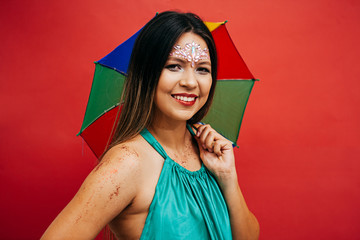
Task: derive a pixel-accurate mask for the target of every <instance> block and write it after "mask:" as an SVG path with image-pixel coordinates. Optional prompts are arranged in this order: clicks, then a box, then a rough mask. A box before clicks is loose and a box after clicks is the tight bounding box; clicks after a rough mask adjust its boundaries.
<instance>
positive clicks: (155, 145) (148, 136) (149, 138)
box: [140, 124, 195, 159]
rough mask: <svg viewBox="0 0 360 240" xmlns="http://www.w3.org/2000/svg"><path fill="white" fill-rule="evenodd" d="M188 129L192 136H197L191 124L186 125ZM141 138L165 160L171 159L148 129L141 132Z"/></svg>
mask: <svg viewBox="0 0 360 240" xmlns="http://www.w3.org/2000/svg"><path fill="white" fill-rule="evenodd" d="M186 128H187V129H188V130H189V132H190V133H191V135H192V136H195V133H194V131H193V130H192V128H191V126H190V125H189V124H186ZM140 134H141V136H142V137H143V138H144V139H145V140H146V141H147V142H148V143H149V144H150V145H151V146H152V147H153V148H154V149H155V150H156V151H157V152H158V153H159V154H160V155H161V156H162V157H163V158H164V159H166V158H170V157H169V156H168V155H167V154H166V152H165V150H164V148H163V147H162V146H161V145H160V143H159V142H158V141H157V140H156V139H155V138H154V136H153V135H152V134H151V133H150V132H149V130H147V129H146V128H144V129H143V130H142V131H141V132H140Z"/></svg>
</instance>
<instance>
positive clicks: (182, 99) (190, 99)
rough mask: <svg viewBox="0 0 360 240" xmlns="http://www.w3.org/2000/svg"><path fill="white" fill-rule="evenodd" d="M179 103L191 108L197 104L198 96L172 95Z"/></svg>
mask: <svg viewBox="0 0 360 240" xmlns="http://www.w3.org/2000/svg"><path fill="white" fill-rule="evenodd" d="M171 96H172V97H173V98H174V99H175V100H176V101H177V102H179V103H181V104H183V105H186V106H191V105H193V104H194V103H195V102H196V99H197V96H196V95H194V94H191V95H187V96H184V95H171Z"/></svg>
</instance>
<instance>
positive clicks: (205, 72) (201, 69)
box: [196, 67, 211, 74]
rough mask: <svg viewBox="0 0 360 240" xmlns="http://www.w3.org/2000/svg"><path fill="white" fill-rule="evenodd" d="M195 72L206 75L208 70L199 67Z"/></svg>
mask: <svg viewBox="0 0 360 240" xmlns="http://www.w3.org/2000/svg"><path fill="white" fill-rule="evenodd" d="M196 72H198V73H200V74H208V73H210V72H211V71H210V69H209V68H206V67H199V68H197V69H196Z"/></svg>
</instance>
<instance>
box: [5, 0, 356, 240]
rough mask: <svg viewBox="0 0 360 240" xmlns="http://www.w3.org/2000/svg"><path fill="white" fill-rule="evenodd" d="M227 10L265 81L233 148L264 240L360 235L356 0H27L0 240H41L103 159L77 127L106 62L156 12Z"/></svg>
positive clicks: (10, 41) (11, 100)
mask: <svg viewBox="0 0 360 240" xmlns="http://www.w3.org/2000/svg"><path fill="white" fill-rule="evenodd" d="M174 8H177V9H180V10H183V11H193V12H196V13H198V14H199V15H200V16H201V17H203V18H204V19H205V20H208V21H223V20H229V22H228V24H227V27H228V30H229V32H230V34H231V36H232V38H233V41H234V42H235V44H236V45H237V47H238V49H239V51H240V53H241V54H242V56H243V58H244V59H245V61H246V63H247V64H248V66H249V68H250V69H251V70H252V72H253V74H254V75H255V76H256V77H257V78H260V79H261V81H260V82H257V83H256V85H255V87H254V89H253V93H252V95H251V97H250V101H249V104H248V107H247V110H246V114H245V117H244V121H243V125H242V129H241V133H240V139H239V142H238V144H239V146H240V148H239V149H237V150H236V155H237V164H238V165H237V166H238V170H239V181H240V184H241V187H242V189H243V192H244V194H245V197H246V199H247V202H248V205H249V206H250V208H251V209H252V211H253V212H254V213H255V214H256V216H257V217H258V219H259V221H260V224H261V239H277V240H279V239H359V236H360V230H359V229H360V228H359V227H360V224H359V217H360V208H359V202H360V178H359V170H360V163H359V153H360V147H359V142H360V131H359V130H360V127H359V122H360V113H359V104H360V96H359V93H358V92H359V90H360V83H359V79H360V68H359V56H360V54H359V53H360V47H359V43H360V30H359V29H360V27H359V25H360V21H359V20H360V14H359V12H360V3H359V1H355V0H344V1H334V0H304V1H287V0H273V1H260V0H243V1H235V0H233V1H222V2H221V3H220V2H218V1H214V0H209V1H207V2H202V3H197V2H195V1H192V0H183V1H173V0H169V1H160V0H154V1H143V0H142V1H135V2H134V1H128V2H125V1H116V0H109V1H94V0H86V1H85V0H73V1H45V0H36V1H24V0H23V1H20V0H12V1H6V2H2V3H1V6H0V27H1V29H0V31H1V37H0V43H1V50H0V59H1V60H0V61H1V64H0V74H1V75H0V76H1V77H0V84H1V85H0V86H1V87H0V103H1V112H0V157H1V161H0V187H1V189H0V190H1V198H0V199H1V204H0V213H1V214H0V218H1V219H0V220H1V222H0V229H1V230H0V238H1V239H38V238H39V237H40V236H41V234H42V233H43V231H44V230H45V229H46V227H47V226H48V225H49V224H50V222H51V221H52V220H53V219H54V217H55V216H56V215H57V214H58V213H59V211H60V210H61V209H62V208H63V207H64V206H65V205H66V203H67V202H68V201H69V200H70V199H71V198H72V196H73V195H74V194H75V192H76V191H77V189H78V187H79V186H80V184H81V182H82V181H83V179H84V178H85V176H86V175H87V174H88V173H89V172H90V171H91V169H92V168H93V166H94V164H95V162H96V159H95V158H94V157H93V156H92V153H91V152H90V150H89V149H88V148H87V146H86V145H84V143H83V142H82V140H81V138H80V137H76V136H75V135H76V133H77V132H78V131H79V129H80V125H81V122H82V118H83V115H84V112H85V106H86V102H87V98H88V94H89V92H90V87H91V80H92V75H93V70H94V64H93V61H95V60H99V59H100V58H101V57H103V56H104V55H105V54H106V53H108V52H109V51H111V50H112V49H113V48H115V47H116V46H117V45H118V44H119V43H121V42H122V41H124V40H125V39H127V38H128V37H129V36H131V35H132V34H133V33H135V31H137V30H138V29H139V28H140V27H142V26H143V25H144V24H145V23H146V22H147V21H148V20H149V19H150V18H152V17H153V16H154V14H155V13H156V12H157V11H163V10H167V9H174Z"/></svg>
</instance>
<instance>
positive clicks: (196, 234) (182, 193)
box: [140, 127, 232, 240]
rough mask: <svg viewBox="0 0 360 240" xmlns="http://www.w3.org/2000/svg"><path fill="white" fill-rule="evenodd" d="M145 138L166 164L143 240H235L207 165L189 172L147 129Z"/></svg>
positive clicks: (226, 212)
mask: <svg viewBox="0 0 360 240" xmlns="http://www.w3.org/2000/svg"><path fill="white" fill-rule="evenodd" d="M188 129H189V130H190V132H191V133H192V134H194V133H193V131H192V129H191V128H190V127H188ZM141 135H142V136H143V137H144V139H145V140H146V141H147V142H148V143H149V144H150V145H151V146H153V148H154V149H155V150H156V151H158V152H159V154H160V155H161V156H162V157H163V158H164V159H165V160H164V165H163V167H162V170H161V173H160V177H159V180H158V183H157V185H156V189H155V194H154V198H153V200H152V202H151V205H150V208H149V213H148V216H147V218H146V221H145V225H144V229H143V232H142V234H141V238H140V239H142V240H147V239H156V240H160V239H166V240H167V239H172V240H178V239H187V240H200V239H201V240H204V239H232V235H231V227H230V218H229V213H228V209H227V205H226V202H225V200H224V197H223V195H222V193H221V190H220V188H219V186H218V184H217V182H216V180H215V179H214V177H213V175H212V174H211V173H210V172H209V170H208V169H207V168H206V167H205V166H204V165H203V164H202V166H201V168H200V169H199V170H198V171H194V172H192V171H189V170H187V169H186V168H184V167H182V166H181V165H179V164H178V163H176V162H175V161H173V160H172V159H171V158H170V157H169V156H168V155H167V154H166V152H165V150H164V149H163V148H162V146H161V145H160V144H159V142H158V141H156V139H155V138H154V137H153V136H152V135H151V133H150V132H149V131H148V130H147V129H144V130H143V131H142V132H141Z"/></svg>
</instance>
